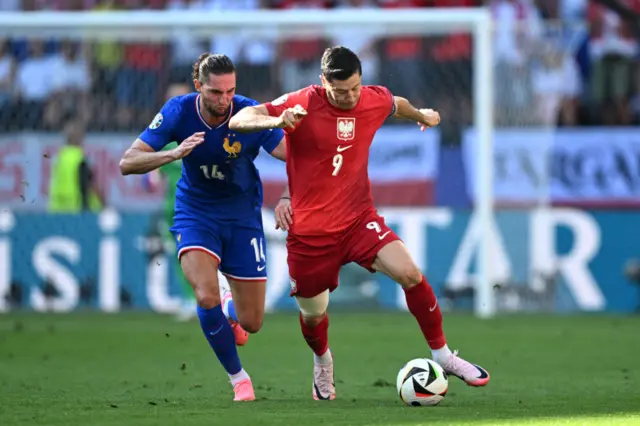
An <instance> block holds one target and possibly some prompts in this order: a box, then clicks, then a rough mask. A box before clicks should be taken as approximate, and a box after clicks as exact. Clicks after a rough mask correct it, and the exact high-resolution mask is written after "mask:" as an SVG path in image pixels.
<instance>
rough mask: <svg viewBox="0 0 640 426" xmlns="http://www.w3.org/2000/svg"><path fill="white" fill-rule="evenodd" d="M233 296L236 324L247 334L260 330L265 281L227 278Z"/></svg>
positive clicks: (265, 289) (265, 287) (265, 290)
mask: <svg viewBox="0 0 640 426" xmlns="http://www.w3.org/2000/svg"><path fill="white" fill-rule="evenodd" d="M227 280H228V281H229V285H230V287H231V293H232V294H233V304H234V306H235V308H236V314H237V315H238V322H239V323H240V325H241V326H242V328H244V329H245V330H246V331H248V332H249V333H256V332H258V330H260V328H262V321H263V318H264V303H265V295H266V293H267V280H266V279H264V280H259V281H258V280H251V281H245V280H237V279H234V278H229V277H227Z"/></svg>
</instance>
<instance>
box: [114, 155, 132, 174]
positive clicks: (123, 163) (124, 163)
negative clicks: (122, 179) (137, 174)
mask: <svg viewBox="0 0 640 426" xmlns="http://www.w3.org/2000/svg"><path fill="white" fill-rule="evenodd" d="M129 157H130V152H129V150H127V152H125V153H124V155H123V156H122V158H121V159H120V163H118V167H119V168H120V174H121V175H122V176H127V175H130V174H132V173H133V169H132V168H131V162H130V161H129Z"/></svg>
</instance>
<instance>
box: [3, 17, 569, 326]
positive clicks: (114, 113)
mask: <svg viewBox="0 0 640 426" xmlns="http://www.w3.org/2000/svg"><path fill="white" fill-rule="evenodd" d="M576 34H577V33H576V32H572V31H567V29H566V28H565V27H560V26H554V25H553V24H549V23H544V22H537V23H536V26H532V25H530V23H525V24H523V25H521V26H520V27H518V28H511V29H507V30H505V29H504V28H502V29H500V28H498V27H495V29H494V26H493V24H492V19H491V12H490V10H488V9H416V10H331V11H313V12H312V13H311V12H309V11H287V12H282V11H253V12H247V13H244V12H243V13H237V12H198V11H171V12H155V11H153V12H152V11H139V12H126V13H125V12H102V13H96V12H94V13H56V14H55V15H52V14H49V13H44V12H43V13H30V14H17V15H14V14H0V40H5V42H6V43H5V50H4V52H11V54H12V55H13V56H15V57H16V58H17V61H16V67H15V75H14V76H13V78H14V82H13V84H12V85H11V86H10V89H11V90H10V91H7V90H5V89H2V90H4V91H0V152H2V162H1V163H0V173H1V174H0V205H3V206H5V207H6V208H5V211H4V213H3V214H4V215H3V220H0V248H1V247H2V244H9V245H11V247H10V248H8V249H7V250H5V251H2V250H1V249H0V257H2V256H5V258H4V259H0V263H2V262H5V264H10V265H13V270H12V272H6V273H5V275H4V276H0V291H3V290H4V291H5V292H6V291H8V289H9V288H11V289H13V290H15V291H19V290H17V289H18V288H19V287H20V286H21V285H22V286H23V287H24V286H26V287H27V290H25V293H24V294H26V295H28V294H29V292H30V290H29V289H28V287H29V286H30V285H36V286H40V287H42V282H43V276H46V280H49V281H52V280H53V282H52V283H50V284H51V286H52V288H53V290H55V291H57V293H55V291H54V294H57V295H54V296H52V297H53V298H54V299H55V298H56V297H57V298H64V297H71V298H74V300H75V301H76V304H78V303H81V302H82V300H83V299H82V296H83V294H85V296H86V294H89V293H91V291H90V289H91V288H94V291H93V293H91V294H93V296H91V295H88V296H86V303H89V304H94V305H95V306H105V303H106V304H107V305H108V306H111V307H112V308H113V306H116V307H117V306H121V305H122V304H123V303H125V302H126V300H129V303H130V304H131V305H132V306H134V307H135V306H151V307H152V308H154V309H158V310H168V309H169V305H171V306H174V304H173V305H172V303H173V302H172V301H171V298H170V297H169V296H166V295H165V296H162V295H160V293H162V291H164V290H162V289H158V288H151V289H150V288H149V286H151V287H153V285H154V284H152V283H151V281H155V282H159V281H162V280H160V279H159V278H158V277H159V276H160V275H162V274H161V273H158V271H157V270H155V269H154V266H153V265H155V263H156V259H157V256H161V255H166V256H169V257H170V256H171V254H168V252H169V251H170V250H169V251H167V253H163V250H162V249H161V248H158V247H159V246H158V244H155V243H153V241H155V240H153V236H154V235H158V234H159V233H161V231H159V230H158V229H161V228H162V226H161V225H157V226H156V225H154V224H159V223H160V222H161V218H162V215H161V214H158V215H156V216H152V217H156V218H158V219H157V221H156V222H154V221H153V220H151V221H149V220H148V219H142V218H143V217H144V215H148V214H149V213H155V212H158V211H161V210H162V206H163V197H162V192H163V191H162V187H159V188H156V189H155V190H149V188H148V185H147V183H146V181H145V180H144V178H142V177H139V176H136V177H126V178H123V177H121V176H119V174H118V170H117V163H118V160H119V158H120V155H121V154H122V152H123V151H124V150H125V149H126V147H127V146H128V145H129V144H130V143H131V141H132V140H134V139H135V137H136V135H137V134H139V133H140V132H141V131H142V129H144V128H145V127H146V126H148V125H149V124H150V123H151V121H152V120H153V117H154V116H155V114H156V113H157V111H158V110H159V108H160V107H161V106H162V104H163V103H164V101H165V100H166V99H167V98H169V97H171V96H175V95H178V94H182V93H186V92H189V91H191V90H192V83H191V77H190V75H191V65H192V63H193V62H194V61H195V59H196V58H197V57H198V56H199V54H200V53H202V52H205V51H213V52H219V53H225V54H227V55H229V56H230V57H231V58H232V59H233V60H234V61H235V63H236V66H237V68H238V87H237V91H238V93H240V94H243V95H245V96H248V97H252V98H255V99H257V100H259V101H269V100H273V99H275V98H276V97H278V96H279V95H280V94H282V93H284V92H288V91H292V90H296V89H298V88H300V87H303V86H306V85H308V84H317V83H318V82H319V77H318V76H319V60H320V57H321V55H322V51H323V49H324V48H325V47H327V46H330V45H336V44H341V45H345V46H347V47H350V48H351V49H353V50H354V51H356V53H358V54H359V56H360V58H361V59H362V63H363V73H364V76H363V79H364V82H365V83H366V84H381V85H384V86H387V87H389V88H390V89H391V90H392V92H393V93H394V94H395V95H397V96H403V97H406V98H408V99H409V100H410V101H411V102H412V103H413V104H414V105H416V106H418V107H430V108H435V109H437V110H438V111H439V112H440V113H441V116H442V123H441V125H440V126H439V128H437V129H430V130H428V131H426V132H424V133H420V132H419V130H418V129H417V126H415V124H413V123H403V122H399V121H396V120H389V121H388V122H387V123H386V124H385V126H384V127H383V128H382V129H381V130H380V132H379V133H378V135H377V136H376V139H375V141H374V145H373V147H372V149H371V162H370V170H369V172H370V177H371V181H372V188H373V195H374V200H375V202H376V204H377V206H378V208H379V210H380V212H381V213H382V214H384V215H385V216H386V218H387V221H388V222H389V224H390V225H391V226H392V227H393V228H394V229H395V230H396V231H397V232H398V233H399V235H400V236H401V238H403V240H404V241H405V244H406V245H407V247H408V249H409V251H410V252H411V253H412V255H413V257H414V259H415V261H416V263H417V264H418V266H420V268H421V269H422V270H424V271H425V272H426V275H427V277H428V278H429V280H430V281H431V283H432V284H433V286H434V287H435V288H436V293H437V294H438V295H439V297H440V298H441V301H442V305H443V308H451V309H473V310H474V311H475V313H476V314H477V315H479V316H483V317H488V316H492V315H494V314H495V313H496V312H498V311H499V310H502V309H526V308H527V307H530V305H531V303H532V304H533V305H535V307H534V309H544V308H545V306H547V305H545V304H544V303H551V302H548V300H547V299H544V297H546V293H545V292H544V291H539V292H536V290H535V289H536V287H535V286H536V285H538V284H532V281H531V277H532V276H533V275H535V273H537V272H536V268H537V267H540V268H541V269H543V270H545V271H546V270H547V269H548V267H549V266H550V263H552V259H551V258H548V257H547V258H545V257H544V256H543V255H540V256H538V257H539V258H537V259H538V260H537V262H538V265H537V266H536V267H534V265H532V260H531V259H533V258H534V257H535V256H534V254H532V252H533V251H535V250H534V249H533V248H532V247H533V244H534V243H533V242H532V239H533V238H534V235H533V230H532V228H531V226H530V223H531V221H530V220H529V218H528V217H529V216H528V215H529V213H528V212H527V213H522V211H520V212H517V211H515V212H514V211H513V210H508V211H507V210H505V211H503V208H504V207H514V206H515V207H525V208H527V209H531V208H535V209H538V210H539V217H543V216H544V213H543V210H544V209H543V207H546V206H548V205H549V204H550V194H551V189H550V185H549V181H548V178H549V173H548V169H547V167H548V166H549V165H548V162H547V156H548V155H549V152H550V149H551V146H552V145H553V140H554V135H555V129H556V123H557V121H558V117H561V118H562V119H563V120H569V119H570V117H569V115H567V114H569V113H568V112H567V108H570V102H569V101H570V100H571V96H565V94H567V93H573V92H572V89H571V88H568V87H567V84H568V83H567V80H566V79H567V77H566V76H567V75H569V74H570V73H572V72H574V70H572V69H570V68H571V66H570V65H567V60H566V58H567V56H568V55H569V54H570V53H571V50H572V49H575V43H576V42H577V40H578V39H579V37H578V35H576ZM0 64H1V63H0ZM1 78H2V76H1V75H0V79H1ZM1 87H5V86H1ZM563 114H564V115H563ZM70 122H72V123H76V124H78V123H79V124H81V126H80V127H81V128H82V129H83V130H84V131H86V134H85V135H84V144H85V151H86V153H87V156H88V158H89V159H90V164H91V167H92V168H93V170H94V175H95V180H96V182H97V186H98V187H99V188H101V191H102V192H103V193H104V196H105V199H106V203H107V205H108V206H109V208H111V209H113V210H112V211H109V214H108V215H106V213H103V214H102V215H101V216H99V220H98V221H96V220H93V221H91V220H89V219H86V218H85V219H83V221H82V226H84V227H85V228H83V231H81V233H82V234H83V235H79V234H78V233H79V232H80V231H79V228H78V223H79V222H78V221H77V219H69V218H66V217H52V216H50V215H47V214H46V212H47V202H48V191H49V184H50V174H51V168H52V163H53V161H54V159H55V156H56V153H57V152H58V150H59V148H60V146H61V145H62V144H64V143H65V138H66V137H67V136H68V132H67V133H65V130H67V131H68V130H69V127H68V124H69V123H70ZM494 127H495V134H494ZM494 142H495V147H494V146H493V144H494ZM532 147H534V148H540V149H538V150H535V152H534V148H532ZM522 153H524V154H522ZM523 155H524V156H523ZM257 162H258V166H259V169H260V173H261V176H262V178H263V181H264V186H265V211H264V218H265V229H266V232H267V233H268V236H269V244H268V255H269V263H268V266H269V290H268V295H267V305H268V308H269V309H279V308H281V307H282V308H286V307H291V306H292V303H293V302H291V301H290V300H289V299H288V298H287V297H286V294H287V292H288V291H287V289H288V287H289V280H288V275H287V268H286V251H285V250H284V246H283V239H284V234H282V233H279V232H275V231H273V217H272V214H271V210H272V207H273V206H274V205H275V203H276V202H277V199H278V197H279V193H280V191H281V190H282V188H283V186H284V183H285V178H286V177H285V174H284V167H283V165H282V164H279V163H278V162H277V161H276V160H273V159H271V158H270V157H269V156H267V155H260V156H259V157H258V160H257ZM529 172H530V173H531V176H524V175H523V174H526V173H529ZM518 179H521V181H518ZM526 179H530V180H526ZM525 180H526V181H525ZM532 181H533V182H534V183H535V184H534V183H532ZM494 198H496V203H495V205H494ZM496 209H498V210H499V211H498V213H497V214H494V213H495V212H494V210H496ZM105 215H106V219H105ZM114 217H115V218H117V220H116V221H115V222H114V220H115V219H114ZM100 218H101V219H100ZM67 219H68V220H67ZM540 220H542V219H540ZM548 220H551V219H548ZM20 227H22V228H20ZM27 228H28V229H27ZM19 234H20V235H22V236H21V237H18V235H19ZM54 234H60V235H66V236H67V238H68V239H69V240H70V241H73V242H77V243H78V244H79V247H81V250H82V253H92V254H90V255H88V254H83V255H82V256H80V255H79V254H78V256H76V257H74V256H75V254H74V253H75V252H73V250H71V249H69V250H70V251H69V250H67V251H64V249H60V248H59V247H58V246H55V244H54V246H55V247H56V250H62V252H63V253H66V254H63V255H62V257H65V256H66V262H67V263H65V264H64V265H63V266H61V267H60V268H57V269H56V267H55V265H54V267H53V269H52V268H50V267H49V266H51V265H49V264H47V263H46V261H45V262H44V263H43V261H42V260H38V259H41V258H40V257H38V256H40V255H41V254H42V250H45V249H43V248H42V246H41V245H39V244H41V243H42V241H43V239H46V238H50V237H51V236H52V235H54ZM88 235H89V236H91V237H90V239H91V241H93V243H94V244H93V245H91V244H92V243H91V242H89V241H86V239H87V236H88ZM545 235H547V234H545ZM547 237H548V235H547ZM109 238H115V239H114V240H113V241H112V242H113V243H114V244H117V245H118V249H119V251H120V253H121V255H120V257H121V259H120V258H119V259H117V260H113V258H112V257H110V258H109V259H111V260H109V262H116V263H112V264H109V265H111V266H113V267H115V269H116V270H117V273H116V274H115V276H113V274H112V275H109V274H106V273H104V272H99V270H101V269H100V268H101V267H102V268H103V269H104V268H105V267H104V266H101V265H104V264H105V262H107V260H105V258H103V256H104V253H103V251H101V246H100V242H101V241H102V242H104V240H106V239H109ZM540 238H543V237H542V236H541V235H538V240H539V241H538V243H539V244H549V241H542V240H540ZM549 238H550V237H549ZM47 241H49V243H50V244H53V243H51V242H50V239H49V240H47ZM96 241H97V242H96ZM58 242H60V241H58ZM85 245H86V247H85ZM161 246H162V244H160V247H161ZM52 247H53V246H52ZM49 248H51V247H49ZM54 251H55V250H54ZM45 252H46V250H45ZM107 252H108V250H107ZM16 253H17V254H16ZM18 257H19V258H20V259H21V260H20V261H17V260H11V259H14V258H18ZM45 257H46V256H45ZM87 258H88V259H87ZM7 259H9V260H7ZM38 262H39V263H38ZM52 262H53V263H55V262H57V261H52ZM136 262H137V263H136ZM63 263H64V262H63ZM165 263H171V262H165ZM47 265H48V266H47ZM96 265H98V266H96ZM136 265H141V266H143V268H142V267H141V266H136ZM47 268H48V269H47ZM145 268H147V269H145ZM545 268H546V269H545ZM61 270H62V272H60V271H61ZM143 270H146V271H148V273H144V272H142V271H143ZM5 271H11V269H5ZM47 271H48V272H47ZM52 271H53V272H52ZM56 271H57V272H56ZM154 271H155V272H154ZM65 273H66V275H65ZM67 275H68V276H67ZM169 275H170V274H169ZM150 277H153V278H150ZM67 278H69V279H67ZM65 279H67V281H68V283H66V284H64V283H63V284H60V282H59V281H60V280H62V281H65ZM167 279H168V280H169V281H172V280H174V279H173V278H167ZM46 280H45V281H46ZM56 280H57V281H56ZM102 280H106V282H108V283H109V284H104V283H103V281H102ZM34 282H35V284H34ZM47 282H48V281H47ZM69 282H72V283H73V284H69ZM83 283H85V284H86V285H87V286H88V287H87V289H84V287H83ZM87 283H89V284H87ZM145 283H146V284H145ZM518 283H524V284H523V285H521V286H520V287H522V288H525V289H527V290H531V291H530V292H529V293H527V291H525V290H522V289H518V288H516V290H514V288H515V287H513V286H512V284H518ZM74 285H75V286H77V287H78V288H80V290H77V289H76V290H74V289H73V288H72V287H73V286H74ZM91 285H93V287H91ZM167 285H169V287H171V285H170V284H167ZM114 286H115V287H117V288H119V289H120V290H119V291H116V290H114V289H113V288H112V287H114ZM145 286H146V287H145ZM105 287H108V289H105ZM61 289H62V290H61ZM82 289H84V290H82ZM109 289H110V290H109ZM123 289H124V290H123ZM85 290H86V291H85ZM125 290H126V291H125ZM83 291H85V293H83ZM172 291H173V293H174V294H175V288H174V290H172ZM172 291H168V293H171V292H172ZM154 292H155V293H154ZM105 294H111V296H108V297H110V298H109V300H110V301H109V302H108V303H107V302H105V301H104V300H102V299H100V298H101V297H107V296H105ZM154 294H155V296H154ZM70 295H71V296H70ZM116 295H117V297H116ZM334 296H335V297H334V299H332V303H341V302H344V303H345V304H350V303H355V302H354V301H358V302H357V303H358V305H359V306H369V304H368V303H370V305H371V306H384V307H388V308H403V307H404V308H406V305H405V302H404V297H403V294H402V292H401V291H400V290H399V289H398V287H397V286H394V285H392V283H391V282H390V281H388V280H386V279H385V278H380V277H372V276H371V275H369V274H368V273H367V272H366V271H365V272H362V270H360V269H358V268H350V267H346V268H344V269H343V271H342V273H341V291H339V292H337V293H336V294H335V295H334ZM91 297H93V299H92V298H91ZM162 297H164V299H163V298H162ZM23 299H24V300H26V302H23V303H26V304H28V303H29V300H31V299H33V297H31V298H30V297H28V296H25V297H24V298H23ZM116 299H117V300H116ZM516 299H517V300H516ZM543 299H544V300H545V302H544V303H543V302H541V300H543ZM78 300H80V302H78ZM333 300H335V302H334V301H333ZM514 300H515V301H514ZM363 301H364V302H363ZM367 302H368V303H367ZM528 303H529V305H528ZM72 305H73V303H72V302H69V303H68V306H72ZM533 305H531V306H533ZM64 306H67V305H64ZM158 306H163V308H158Z"/></svg>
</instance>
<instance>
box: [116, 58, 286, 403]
mask: <svg viewBox="0 0 640 426" xmlns="http://www.w3.org/2000/svg"><path fill="white" fill-rule="evenodd" d="M193 82H194V85H195V88H196V92H195V93H190V94H187V95H184V96H177V97H174V98H172V99H170V100H169V101H167V103H166V104H165V105H164V107H163V108H162V110H161V111H160V112H159V113H158V114H157V115H156V117H155V118H154V120H153V121H152V123H151V124H150V125H149V127H148V128H146V129H145V130H144V131H143V132H142V133H141V134H140V136H139V137H138V139H136V140H135V141H134V142H133V145H132V146H131V147H130V148H129V149H128V150H127V151H126V152H125V154H124V156H123V158H122V160H121V161H120V170H121V172H122V174H123V175H128V174H144V173H148V172H149V171H151V170H154V169H157V168H159V167H161V166H163V165H165V164H167V163H170V162H172V161H175V160H178V159H182V164H183V166H182V177H181V178H180V180H179V181H178V185H177V191H176V202H175V216H174V223H173V227H172V228H171V231H172V233H173V235H174V236H175V238H176V245H177V251H178V258H179V261H180V265H181V267H182V270H183V272H184V275H185V277H186V279H187V280H188V281H189V283H190V284H191V286H192V287H193V290H194V293H195V296H196V301H197V305H198V306H197V313H198V318H199V320H200V325H201V327H202V331H203V332H204V335H205V337H206V338H207V340H208V341H209V345H210V346H211V348H212V349H213V351H214V352H215V354H216V356H217V357H218V360H219V361H220V363H221V364H222V366H223V367H224V369H225V370H226V371H227V374H228V375H229V378H230V380H231V384H232V386H233V390H234V393H235V398H234V401H252V400H254V399H255V394H254V390H253V385H252V383H251V379H250V378H249V375H248V374H247V372H246V371H245V370H244V369H243V368H242V365H241V363H240V359H239V357H238V351H237V347H236V339H237V338H238V337H239V336H238V335H239V334H241V333H245V334H246V332H249V333H255V332H257V331H258V330H259V329H260V327H261V326H262V319H263V316H264V303H265V293H266V280H267V269H266V256H265V253H266V246H265V244H266V241H265V238H264V232H263V228H262V215H261V208H262V198H263V194H262V183H261V181H260V175H259V173H258V170H257V169H256V167H255V165H254V163H253V161H254V160H255V158H256V157H257V155H258V153H259V150H260V148H261V147H262V149H264V150H265V151H267V152H268V153H269V154H271V155H272V156H274V157H276V158H278V159H280V160H282V161H284V160H285V156H286V146H285V140H284V132H283V130H282V129H281V128H276V129H272V130H265V131H261V132H258V133H253V134H237V133H234V132H231V131H230V130H229V126H228V124H229V120H230V119H231V117H232V116H233V115H235V114H236V113H237V112H238V111H240V110H241V109H242V108H245V107H247V106H255V105H258V104H259V103H258V102H256V101H254V100H252V99H248V98H245V97H243V96H240V95H236V94H235V87H236V71H235V66H234V65H233V62H232V61H231V60H230V59H229V58H228V57H227V56H225V55H221V54H209V53H206V54H203V55H201V56H200V58H198V61H197V62H196V63H195V64H194V66H193ZM283 126H284V123H283ZM172 141H178V142H179V144H178V146H177V147H176V148H174V149H171V150H164V151H163V147H164V146H165V145H167V144H169V143H170V142H172ZM218 270H220V272H221V273H222V274H224V275H225V276H226V277H227V280H228V281H229V284H230V287H231V290H232V293H233V302H231V303H229V304H228V305H227V306H228V309H227V311H228V312H227V314H228V317H229V318H227V317H226V316H225V313H224V312H223V308H222V306H221V297H220V290H219V283H218ZM224 299H226V297H225V298H224ZM225 301H226V300H225ZM236 313H237V314H236ZM234 326H235V329H234V328H233V327H234ZM240 327H242V328H240ZM243 329H244V330H246V331H244V330H243ZM234 332H235V336H234ZM240 337H241V336H240Z"/></svg>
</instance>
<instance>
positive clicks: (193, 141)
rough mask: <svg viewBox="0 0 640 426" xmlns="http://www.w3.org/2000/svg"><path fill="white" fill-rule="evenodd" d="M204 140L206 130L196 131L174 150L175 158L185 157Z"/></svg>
mask: <svg viewBox="0 0 640 426" xmlns="http://www.w3.org/2000/svg"><path fill="white" fill-rule="evenodd" d="M202 142H204V132H196V133H194V134H192V135H191V136H189V137H188V138H186V139H185V140H183V141H182V143H181V144H180V145H178V146H177V147H176V148H174V149H173V150H172V152H173V159H174V160H179V159H180V158H184V157H186V156H187V155H189V154H190V153H191V151H193V149H194V148H195V147H196V146H198V145H200V144H201V143H202Z"/></svg>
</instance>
